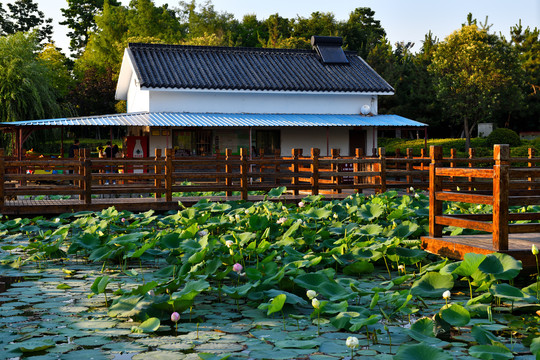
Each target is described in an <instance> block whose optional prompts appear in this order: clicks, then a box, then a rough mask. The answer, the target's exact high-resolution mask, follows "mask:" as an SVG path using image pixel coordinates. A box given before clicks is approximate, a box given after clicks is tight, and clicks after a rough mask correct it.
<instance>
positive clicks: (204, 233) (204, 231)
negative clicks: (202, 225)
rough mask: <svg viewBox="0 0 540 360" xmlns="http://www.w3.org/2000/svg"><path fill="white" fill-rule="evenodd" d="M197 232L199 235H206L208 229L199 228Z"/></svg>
mask: <svg viewBox="0 0 540 360" xmlns="http://www.w3.org/2000/svg"><path fill="white" fill-rule="evenodd" d="M198 234H199V236H200V237H203V236H205V235H208V230H201V231H199V232H198Z"/></svg>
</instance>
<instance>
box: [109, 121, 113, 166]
mask: <svg viewBox="0 0 540 360" xmlns="http://www.w3.org/2000/svg"><path fill="white" fill-rule="evenodd" d="M109 136H110V138H111V159H112V158H113V155H112V138H113V135H112V126H110V127H109Z"/></svg>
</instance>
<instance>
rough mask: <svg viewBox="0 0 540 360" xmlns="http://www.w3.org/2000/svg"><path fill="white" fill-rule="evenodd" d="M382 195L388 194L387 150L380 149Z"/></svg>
mask: <svg viewBox="0 0 540 360" xmlns="http://www.w3.org/2000/svg"><path fill="white" fill-rule="evenodd" d="M379 172H380V175H379V181H380V182H381V183H380V190H379V192H380V193H384V192H386V149H385V148H379Z"/></svg>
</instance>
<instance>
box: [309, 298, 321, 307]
mask: <svg viewBox="0 0 540 360" xmlns="http://www.w3.org/2000/svg"><path fill="white" fill-rule="evenodd" d="M311 306H313V308H314V309H318V308H319V306H321V302H320V301H319V300H317V298H313V300H311Z"/></svg>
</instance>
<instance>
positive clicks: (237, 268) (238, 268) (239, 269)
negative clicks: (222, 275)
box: [232, 263, 244, 274]
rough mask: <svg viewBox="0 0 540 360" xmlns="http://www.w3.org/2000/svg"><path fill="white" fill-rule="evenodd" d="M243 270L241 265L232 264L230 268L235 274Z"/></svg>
mask: <svg viewBox="0 0 540 360" xmlns="http://www.w3.org/2000/svg"><path fill="white" fill-rule="evenodd" d="M243 268H244V267H243V266H242V264H239V263H236V264H234V265H233V267H232V269H233V271H234V272H235V273H237V274H240V272H241V271H242V269H243Z"/></svg>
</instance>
